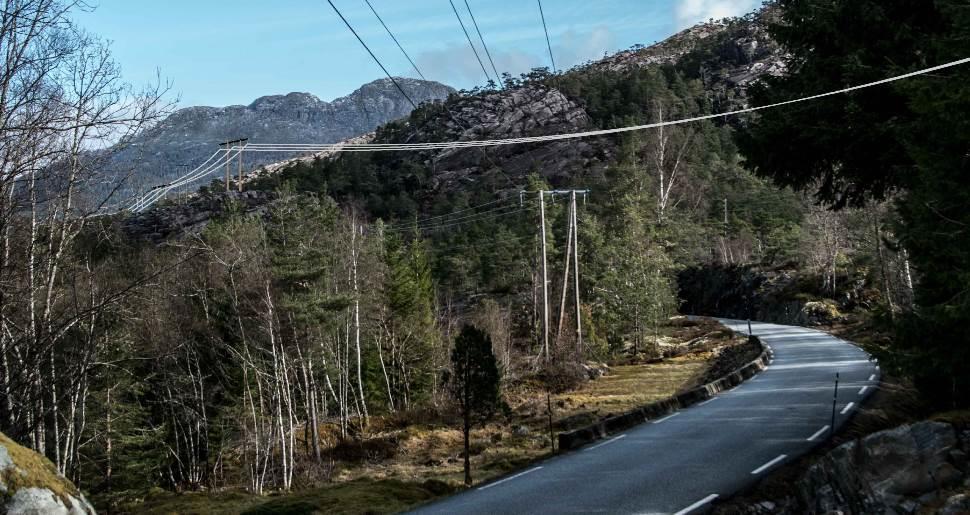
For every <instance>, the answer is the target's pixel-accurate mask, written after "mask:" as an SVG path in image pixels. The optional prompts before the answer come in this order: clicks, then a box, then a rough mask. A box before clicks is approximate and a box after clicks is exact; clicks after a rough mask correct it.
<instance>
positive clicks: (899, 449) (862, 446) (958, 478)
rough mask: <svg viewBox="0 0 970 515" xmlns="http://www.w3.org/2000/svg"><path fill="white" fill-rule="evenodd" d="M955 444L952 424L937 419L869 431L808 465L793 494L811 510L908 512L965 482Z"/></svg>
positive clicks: (955, 435) (824, 511) (858, 512)
mask: <svg viewBox="0 0 970 515" xmlns="http://www.w3.org/2000/svg"><path fill="white" fill-rule="evenodd" d="M960 447H961V442H960V439H959V438H958V436H957V432H956V430H955V429H954V427H953V426H952V425H950V424H945V423H941V422H920V423H917V424H913V425H907V426H902V427H898V428H896V429H891V430H888V431H881V432H878V433H873V434H871V435H869V436H867V437H865V438H864V439H862V440H859V441H853V442H849V443H846V444H844V445H842V446H840V447H838V448H836V449H834V450H833V451H831V452H830V453H829V454H828V455H826V456H825V457H823V458H822V459H821V460H819V461H818V462H817V463H815V464H814V465H812V467H811V468H809V470H808V471H807V472H806V473H805V475H804V477H803V478H802V479H801V480H800V481H799V484H798V493H799V496H800V497H801V500H802V502H803V503H804V505H805V506H806V507H807V508H808V510H810V511H812V512H816V513H826V512H832V511H841V512H843V513H845V514H847V515H849V514H862V513H894V512H895V513H913V512H915V511H917V510H918V509H919V508H920V506H921V505H922V504H923V502H924V501H925V500H926V499H930V498H933V497H934V496H935V494H936V493H937V492H939V491H941V490H945V489H947V488H952V487H954V486H957V485H960V484H961V483H962V482H963V481H964V480H965V475H966V474H965V472H964V471H962V470H961V468H959V465H960V463H959V461H960V457H961V454H962V453H964V452H965V451H964V450H961V449H960ZM955 458H956V459H955ZM955 462H956V463H955Z"/></svg>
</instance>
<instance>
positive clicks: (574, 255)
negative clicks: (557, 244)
mask: <svg viewBox="0 0 970 515" xmlns="http://www.w3.org/2000/svg"><path fill="white" fill-rule="evenodd" d="M525 193H526V192H524V191H523V192H520V196H521V195H525ZM538 193H539V238H540V239H541V240H542V242H541V245H542V250H541V252H542V353H543V357H544V358H545V359H549V261H548V257H547V255H548V250H547V242H546V195H550V196H551V197H552V198H553V199H555V197H556V195H569V196H570V209H569V211H570V212H569V214H568V216H567V222H568V224H569V234H568V235H567V242H568V244H567V247H566V266H565V268H564V271H563V287H562V298H561V299H560V306H559V327H558V331H557V332H556V342H557V343H558V341H559V338H560V336H561V335H562V324H563V319H564V318H565V306H566V294H567V287H568V284H569V264H570V263H569V262H570V260H571V261H573V276H574V278H573V280H574V286H575V289H576V292H575V293H576V342H577V346H578V347H577V348H578V349H579V351H580V352H581V351H582V348H583V329H582V312H581V309H580V307H581V304H580V296H579V226H578V224H577V220H578V218H577V214H576V212H577V211H578V206H577V204H576V197H577V196H578V195H580V194H582V195H584V196H585V195H587V194H589V190H552V191H546V190H540V191H539V192H538ZM520 198H521V197H520ZM584 198H585V197H584Z"/></svg>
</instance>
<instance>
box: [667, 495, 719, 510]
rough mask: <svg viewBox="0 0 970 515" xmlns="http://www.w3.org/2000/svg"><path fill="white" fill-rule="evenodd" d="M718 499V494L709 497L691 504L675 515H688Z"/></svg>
mask: <svg viewBox="0 0 970 515" xmlns="http://www.w3.org/2000/svg"><path fill="white" fill-rule="evenodd" d="M717 497H718V495H717V494H711V495H708V496H707V497H705V498H703V499H701V500H699V501H697V502H695V503H694V504H691V505H690V506H688V507H686V508H684V509H682V510H680V511H678V512H677V513H675V514H674V515H687V514H688V513H690V512H692V511H694V510H696V509H698V508H700V507H701V506H704V505H705V504H708V503H710V502H711V501H713V500H714V499H717Z"/></svg>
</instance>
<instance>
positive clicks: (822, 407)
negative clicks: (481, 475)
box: [415, 320, 879, 515]
mask: <svg viewBox="0 0 970 515" xmlns="http://www.w3.org/2000/svg"><path fill="white" fill-rule="evenodd" d="M722 323H724V324H725V325H728V326H730V327H733V328H734V329H736V330H737V331H739V332H745V333H746V332H747V322H741V321H736V320H722ZM753 331H754V334H756V335H758V336H760V337H761V339H762V341H764V342H765V343H766V344H767V345H769V346H770V347H771V349H772V350H773V352H774V361H773V362H772V364H771V366H770V367H769V368H767V369H766V370H765V371H763V372H762V373H761V374H759V375H757V376H755V377H754V378H752V379H751V380H749V381H748V382H745V383H743V384H742V385H740V386H738V387H737V388H735V389H733V390H731V391H727V392H723V393H721V394H720V395H719V396H717V397H715V398H713V399H711V400H708V401H706V402H704V403H701V404H698V405H696V406H693V407H691V408H688V409H686V410H683V411H680V412H677V413H675V414H673V415H671V416H669V417H665V418H661V419H658V420H655V421H652V422H648V423H646V424H643V425H640V426H637V427H635V428H632V429H630V430H628V431H626V432H624V433H621V434H618V435H614V436H613V437H612V438H610V439H606V440H601V441H599V442H596V443H594V444H591V445H589V446H587V447H585V448H582V449H579V450H577V451H574V452H570V453H567V454H563V455H560V456H557V457H554V458H551V459H548V460H546V461H543V462H539V463H537V464H535V465H534V466H533V467H531V468H528V469H526V470H523V471H521V472H518V473H516V474H512V475H509V476H505V477H504V478H500V479H499V480H496V481H493V482H491V483H487V484H484V485H481V486H478V487H475V488H472V489H471V490H468V491H466V492H463V493H461V494H458V495H455V496H453V497H449V498H447V499H444V500H441V501H439V502H436V503H433V504H430V505H427V506H424V507H421V508H419V509H418V510H416V511H415V513H426V514H430V513H446V514H465V513H470V514H471V513H481V514H504V513H510V514H511V513H528V514H533V513H556V514H560V513H611V514H612V513H673V514H678V515H681V514H688V513H702V512H704V511H705V510H706V509H707V508H708V507H709V506H710V503H712V502H714V501H716V500H717V498H718V497H727V496H729V495H731V494H733V493H735V492H738V491H739V490H741V489H743V488H745V487H746V486H749V485H751V484H752V483H754V482H755V481H757V480H758V478H759V477H760V476H761V475H763V474H765V473H766V472H768V471H769V470H771V469H772V468H774V467H776V466H778V465H779V464H781V463H784V462H785V461H787V460H790V459H792V458H793V457H796V456H799V455H801V454H804V453H806V452H807V451H809V450H810V449H811V448H812V447H813V446H814V445H815V444H816V443H818V442H819V441H821V440H824V439H825V438H826V437H827V436H828V433H829V429H830V428H829V427H828V426H829V425H830V424H831V418H832V400H833V392H834V382H835V374H836V372H838V373H839V375H840V377H841V381H840V385H839V395H838V400H837V413H836V426H840V425H842V423H844V422H845V421H846V420H847V419H848V418H849V417H850V416H851V415H852V412H853V411H854V410H855V409H857V408H858V406H859V403H860V402H861V401H862V400H863V399H865V397H866V396H868V395H869V394H870V393H871V392H872V391H873V389H874V388H876V387H877V385H878V381H879V367H878V365H877V364H876V363H874V362H872V361H870V358H869V356H868V355H867V354H866V353H865V352H863V351H862V350H861V349H859V348H858V347H856V346H855V345H852V344H850V343H848V342H846V341H843V340H840V339H838V338H835V337H834V336H831V335H828V334H826V333H822V332H820V331H815V330H812V329H805V328H801V327H790V326H783V325H775V324H764V323H754V324H753ZM836 428H837V427H836Z"/></svg>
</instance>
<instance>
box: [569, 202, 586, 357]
mask: <svg viewBox="0 0 970 515" xmlns="http://www.w3.org/2000/svg"><path fill="white" fill-rule="evenodd" d="M584 198H585V197H584ZM572 200H573V272H574V273H573V280H574V281H575V282H576V284H575V288H576V349H577V351H578V352H579V355H580V356H582V355H583V317H582V313H581V306H582V304H580V302H579V223H578V222H577V220H578V218H577V215H576V212H577V211H578V209H577V206H576V192H575V191H574V192H573V194H572Z"/></svg>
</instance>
